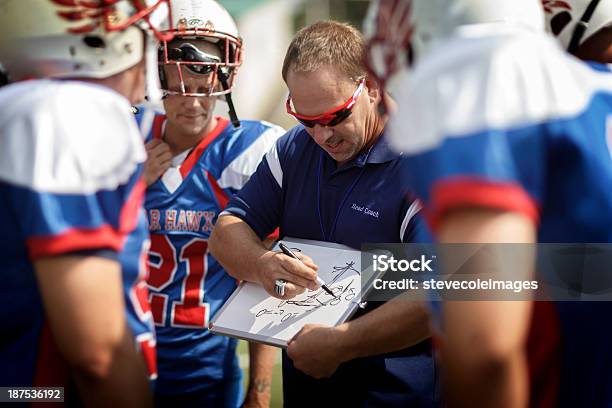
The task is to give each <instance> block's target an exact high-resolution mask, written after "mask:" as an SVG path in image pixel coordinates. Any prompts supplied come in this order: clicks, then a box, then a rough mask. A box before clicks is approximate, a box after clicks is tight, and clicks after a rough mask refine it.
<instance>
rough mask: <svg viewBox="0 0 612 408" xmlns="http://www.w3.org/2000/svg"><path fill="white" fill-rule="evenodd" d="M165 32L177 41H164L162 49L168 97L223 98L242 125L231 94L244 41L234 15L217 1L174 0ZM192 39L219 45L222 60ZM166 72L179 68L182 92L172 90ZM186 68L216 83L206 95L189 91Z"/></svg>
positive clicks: (161, 74)
mask: <svg viewBox="0 0 612 408" xmlns="http://www.w3.org/2000/svg"><path fill="white" fill-rule="evenodd" d="M162 33H164V34H165V35H167V36H168V38H172V39H173V41H170V40H168V41H161V42H160V46H159V53H158V60H159V77H160V83H161V88H162V92H163V93H164V94H165V95H181V96H193V97H199V96H221V95H225V99H226V101H227V103H228V105H229V108H230V117H231V119H232V122H233V123H234V125H235V126H239V122H238V118H237V117H236V113H235V110H234V107H233V103H232V99H231V91H232V88H233V86H234V79H235V77H236V73H237V71H238V67H240V65H241V64H242V39H241V38H240V36H239V34H238V28H237V27H236V23H235V22H234V20H233V19H232V17H231V16H230V14H229V13H228V12H227V10H225V8H223V7H222V6H221V5H220V4H219V3H217V2H216V1H214V0H171V7H170V14H169V19H168V21H167V22H166V24H165V25H162ZM190 40H205V41H208V42H210V43H213V44H215V45H217V46H218V47H219V49H220V51H221V58H218V57H216V56H214V55H210V54H207V53H205V52H203V51H202V50H199V49H198V48H197V45H196V43H195V42H193V41H192V42H190ZM164 68H165V69H176V70H177V73H178V77H179V79H180V89H170V88H169V86H168V83H167V81H166V78H165V77H166V74H165V71H164ZM183 69H187V70H189V71H190V72H191V73H192V74H196V75H202V76H210V75H212V78H210V79H209V81H210V83H212V84H214V85H213V86H212V87H210V88H209V90H208V91H206V92H203V93H202V92H193V91H190V90H187V89H186V87H185V82H184V81H183V72H184V71H183Z"/></svg>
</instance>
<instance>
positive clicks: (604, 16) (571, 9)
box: [542, 0, 612, 53]
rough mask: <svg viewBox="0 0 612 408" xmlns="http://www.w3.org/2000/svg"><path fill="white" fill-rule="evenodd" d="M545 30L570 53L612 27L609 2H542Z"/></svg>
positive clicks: (591, 0)
mask: <svg viewBox="0 0 612 408" xmlns="http://www.w3.org/2000/svg"><path fill="white" fill-rule="evenodd" d="M542 7H543V9H544V15H545V16H546V29H547V30H548V31H550V32H551V33H552V34H553V35H554V36H556V37H557V38H558V40H559V41H560V42H561V45H563V48H565V49H566V50H568V51H569V52H571V53H574V52H576V50H577V49H578V47H579V46H580V45H581V44H582V43H583V42H584V41H586V40H587V39H588V38H589V37H591V36H592V35H593V34H595V33H596V32H597V31H599V30H601V29H602V28H604V27H607V26H609V25H611V24H612V1H610V0H564V1H560V0H542Z"/></svg>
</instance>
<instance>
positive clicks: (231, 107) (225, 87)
mask: <svg viewBox="0 0 612 408" xmlns="http://www.w3.org/2000/svg"><path fill="white" fill-rule="evenodd" d="M217 76H218V77H219V81H220V82H221V86H222V87H223V90H224V91H227V90H228V89H229V85H228V84H227V77H228V76H227V74H226V73H225V72H223V70H221V69H219V70H218V71H217ZM225 100H226V101H227V106H228V107H229V111H228V114H229V117H230V120H231V121H232V125H234V127H235V128H239V127H240V119H238V115H237V114H236V108H234V102H233V101H232V93H231V92H228V93H226V94H225Z"/></svg>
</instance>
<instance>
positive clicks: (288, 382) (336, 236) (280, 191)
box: [225, 125, 438, 407]
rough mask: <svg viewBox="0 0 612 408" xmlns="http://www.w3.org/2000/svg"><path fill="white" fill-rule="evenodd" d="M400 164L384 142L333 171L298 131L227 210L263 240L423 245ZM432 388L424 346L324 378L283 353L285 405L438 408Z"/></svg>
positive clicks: (330, 161) (429, 359) (328, 161)
mask: <svg viewBox="0 0 612 408" xmlns="http://www.w3.org/2000/svg"><path fill="white" fill-rule="evenodd" d="M404 166H405V165H404V161H403V160H402V159H401V156H400V155H398V154H397V153H394V152H393V151H391V150H390V148H389V147H388V144H387V142H386V141H385V139H384V137H381V138H380V139H378V141H377V142H376V143H375V144H374V145H373V146H372V147H371V148H370V149H368V150H367V151H364V152H362V153H360V154H359V155H358V156H357V157H356V158H355V159H353V160H351V161H350V162H348V163H346V164H344V165H342V166H337V164H336V162H335V161H334V160H333V159H332V158H331V157H330V156H329V155H328V154H327V153H326V152H325V151H324V150H323V149H321V148H320V147H319V146H318V145H317V144H316V143H315V142H314V141H313V140H312V138H311V137H310V136H309V135H308V133H307V132H306V130H305V129H304V127H303V126H301V125H300V126H297V127H295V128H293V129H291V130H290V131H288V132H287V134H285V135H284V136H283V137H281V138H280V139H279V140H278V141H277V143H276V145H275V146H274V147H273V148H272V149H271V150H270V151H269V152H268V153H267V154H266V156H265V158H264V159H263V161H262V162H261V163H260V165H259V167H258V168H257V171H256V172H255V173H254V174H253V175H252V176H251V178H250V180H249V181H248V183H247V184H246V185H245V186H244V187H243V188H242V190H241V191H240V192H239V193H238V194H237V195H236V196H234V197H233V198H232V199H231V200H230V202H229V204H228V206H227V208H226V210H225V211H226V212H229V213H231V214H233V215H235V216H237V217H240V218H241V219H243V220H244V221H245V222H246V223H247V224H248V225H249V226H250V227H251V228H252V229H253V230H254V231H255V233H256V234H257V235H258V236H259V237H260V238H262V239H263V238H264V237H266V236H268V235H269V234H270V233H271V232H272V231H273V230H274V229H275V228H276V227H277V226H280V236H291V237H296V238H304V239H314V240H321V241H328V242H336V243H340V244H345V245H348V246H350V247H353V248H357V249H360V248H361V245H362V243H368V242H370V243H380V242H396V243H397V242H417V241H418V242H423V241H428V239H429V234H428V233H427V230H426V227H425V224H424V222H423V220H422V219H421V217H420V215H419V214H418V210H419V208H420V207H419V204H418V202H416V201H414V200H410V199H408V197H409V195H408V194H407V192H406V191H405V189H404V188H403V187H402V183H401V179H402V177H401V175H402V172H404V171H405V168H404ZM375 306H376V305H370V306H369V308H371V307H375ZM435 383H436V379H435V370H434V362H433V358H432V353H431V347H430V344H429V342H428V341H426V342H423V343H420V344H418V345H416V346H413V347H410V348H408V349H405V350H401V351H398V352H394V353H387V354H383V355H377V356H370V357H367V358H361V359H356V360H352V361H349V362H347V363H344V364H342V365H341V366H340V367H339V368H338V370H337V371H336V373H334V375H333V376H332V377H331V378H329V379H324V380H315V379H313V378H312V377H309V376H307V375H305V374H304V373H302V372H301V371H299V370H297V369H295V368H294V367H293V366H292V364H291V360H290V359H288V358H287V357H286V355H285V353H283V392H284V398H285V405H286V406H302V405H312V404H314V405H318V404H321V403H325V404H326V405H327V404H331V403H338V404H341V405H342V406H345V405H347V404H348V405H350V406H419V407H421V406H424V407H429V406H436V405H437V400H438V398H437V392H436V387H435ZM323 396H325V397H324V399H322V397H323ZM336 398H337V399H336Z"/></svg>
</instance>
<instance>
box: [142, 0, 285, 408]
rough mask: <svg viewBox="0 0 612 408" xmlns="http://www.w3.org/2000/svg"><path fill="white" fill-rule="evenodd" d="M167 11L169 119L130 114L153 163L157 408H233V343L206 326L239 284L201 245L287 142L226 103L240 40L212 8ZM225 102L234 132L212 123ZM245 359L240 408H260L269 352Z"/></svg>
mask: <svg viewBox="0 0 612 408" xmlns="http://www.w3.org/2000/svg"><path fill="white" fill-rule="evenodd" d="M171 6H172V8H171V11H172V18H173V22H174V24H173V27H176V30H173V31H172V34H173V40H172V41H169V42H164V41H162V42H161V44H160V48H159V53H158V54H159V55H158V60H159V77H160V80H161V85H162V91H163V94H164V99H163V105H164V113H156V112H154V111H151V110H148V109H142V110H141V111H140V112H139V113H138V114H137V117H138V119H139V122H140V126H141V131H142V132H143V133H144V134H145V135H147V150H148V156H149V157H148V159H147V162H146V163H145V178H146V180H147V184H148V188H147V191H146V198H145V208H146V210H147V214H148V219H149V232H150V236H151V249H150V252H149V265H150V275H149V278H148V280H147V282H148V284H149V290H150V293H151V306H152V312H153V318H154V320H155V324H156V326H157V350H158V367H159V370H158V371H159V375H158V379H157V383H156V387H155V402H156V405H157V406H198V407H228V408H229V407H231V408H233V407H237V406H240V404H242V403H243V399H242V394H243V393H242V372H241V368H240V367H239V365H238V358H237V355H236V346H237V341H236V339H232V338H229V337H224V336H218V335H214V334H212V333H211V332H209V331H208V324H209V321H210V319H212V318H213V317H214V316H215V314H216V313H217V312H218V311H219V309H220V307H221V305H223V303H224V302H225V301H226V300H227V299H228V298H229V296H230V295H231V293H232V292H233V290H234V289H235V288H236V286H237V281H236V280H235V279H234V278H232V277H231V276H229V275H228V274H226V273H225V271H224V270H223V269H222V267H221V265H220V264H219V263H218V262H217V261H216V260H215V259H214V258H213V257H212V256H211V255H210V253H209V251H208V241H207V240H208V237H209V235H210V232H211V230H212V228H213V225H214V223H215V221H216V218H217V216H218V214H219V213H220V212H221V211H222V210H223V209H224V208H225V205H226V204H227V201H228V200H229V197H230V196H231V195H233V194H234V193H235V192H236V191H237V190H239V189H240V188H241V187H242V185H243V184H244V183H245V182H246V181H247V180H248V178H249V176H250V175H251V173H252V172H253V171H255V169H256V167H257V165H258V164H259V162H260V161H261V158H262V157H263V155H264V153H265V152H266V151H267V150H269V148H270V147H271V146H272V144H273V143H274V142H275V141H276V140H277V139H278V137H280V136H281V135H282V134H283V133H284V130H283V129H281V128H280V127H278V126H274V125H271V124H269V123H266V122H262V121H251V120H243V121H241V122H240V121H238V118H237V116H236V114H235V111H234V108H233V104H232V101H231V98H230V92H231V90H232V87H233V83H234V79H235V75H236V71H237V69H238V67H239V66H240V64H241V63H242V40H241V39H240V37H239V35H238V31H237V28H236V25H235V23H234V21H233V19H232V18H231V16H230V15H229V14H228V12H227V11H226V10H225V9H224V8H223V7H222V6H220V5H219V4H218V3H217V2H215V1H211V0H206V1H201V2H194V1H191V0H187V1H185V0H173V1H172V3H171ZM164 33H166V31H164ZM222 97H223V98H225V99H226V101H227V102H228V105H229V108H230V114H229V116H230V118H231V122H232V123H230V121H228V120H227V119H225V118H222V117H218V116H214V115H213V110H214V108H215V104H216V101H217V99H218V98H222ZM249 351H250V370H249V374H250V381H249V389H248V392H247V398H246V405H247V406H267V405H268V403H269V399H270V385H271V375H272V367H273V365H274V354H275V349H274V348H272V347H269V346H263V345H258V344H252V345H250V346H249ZM250 404H253V405H250Z"/></svg>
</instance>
